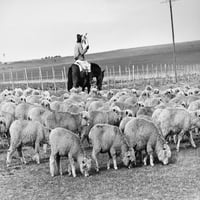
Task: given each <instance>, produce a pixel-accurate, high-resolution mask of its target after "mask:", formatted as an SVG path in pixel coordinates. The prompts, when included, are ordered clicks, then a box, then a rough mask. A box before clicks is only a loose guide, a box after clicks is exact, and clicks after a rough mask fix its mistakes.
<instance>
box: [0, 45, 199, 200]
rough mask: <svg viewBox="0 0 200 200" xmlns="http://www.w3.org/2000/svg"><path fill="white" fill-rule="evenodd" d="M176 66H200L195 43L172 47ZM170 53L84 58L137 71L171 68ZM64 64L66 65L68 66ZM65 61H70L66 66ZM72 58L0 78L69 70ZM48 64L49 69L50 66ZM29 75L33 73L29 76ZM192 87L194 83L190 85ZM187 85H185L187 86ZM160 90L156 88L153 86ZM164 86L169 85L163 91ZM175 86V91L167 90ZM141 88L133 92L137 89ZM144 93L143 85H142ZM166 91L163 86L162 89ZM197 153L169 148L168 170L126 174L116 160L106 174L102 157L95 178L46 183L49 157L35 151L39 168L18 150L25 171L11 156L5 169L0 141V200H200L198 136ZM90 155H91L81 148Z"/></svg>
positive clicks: (28, 152) (155, 50)
mask: <svg viewBox="0 0 200 200" xmlns="http://www.w3.org/2000/svg"><path fill="white" fill-rule="evenodd" d="M177 51H178V54H177V55H178V57H177V62H180V64H193V63H200V41H196V42H189V43H183V44H179V46H177ZM171 52H172V49H171V47H170V46H169V45H164V46H157V47H155V46H154V47H148V48H139V49H128V50H118V51H112V52H109V53H108V52H106V53H102V54H98V55H97V54H94V55H89V56H88V58H90V59H91V60H93V61H96V62H98V63H99V64H101V65H102V66H104V65H107V66H112V65H115V64H116V65H117V66H119V65H122V66H125V65H132V64H138V65H139V66H141V65H142V64H145V63H148V64H150V63H155V64H156V63H171V62H172V54H171ZM68 59H69V60H68ZM70 59H71V60H70ZM72 60H73V59H72V58H58V60H56V61H55V60H34V61H24V62H17V63H11V64H7V65H6V66H5V65H1V66H0V68H1V72H2V71H5V67H6V69H8V68H9V67H11V68H12V69H15V70H20V68H21V69H23V68H24V67H27V68H29V67H30V68H32V67H39V66H40V67H42V68H43V70H44V68H45V66H52V65H54V64H55V63H56V65H57V67H56V69H59V66H60V68H62V67H63V66H64V65H67V64H70V63H71V62H72ZM52 63H54V64H52ZM32 73H34V72H32ZM196 81H197V82H196V83H195V85H196V86H198V84H199V80H196ZM188 84H191V82H189V83H188ZM158 86H160V85H158ZM168 86H169V85H168ZM173 86H174V87H175V86H178V85H173ZM139 87H141V86H138V89H143V88H139ZM142 87H144V84H143V85H142ZM165 87H167V85H165ZM195 142H196V144H197V148H196V149H193V148H192V147H191V146H190V144H189V143H188V141H185V142H183V143H181V148H180V152H179V153H176V151H175V147H174V145H170V147H171V149H172V158H171V160H170V163H169V165H167V166H163V165H162V164H161V163H159V162H156V163H155V166H154V167H150V166H146V167H145V166H141V165H140V164H138V165H137V166H136V167H134V168H131V169H127V168H125V167H124V166H123V165H122V163H121V162H120V160H118V166H119V170H117V171H116V170H113V169H111V170H109V171H108V170H106V161H107V159H108V156H107V155H105V154H102V155H100V156H99V161H100V162H99V164H100V172H99V173H96V172H95V170H94V163H92V171H91V176H90V177H87V178H85V177H83V176H81V174H80V172H79V170H77V172H78V173H77V177H76V178H72V177H68V175H67V173H64V175H63V176H56V177H54V178H52V177H51V176H50V173H49V162H48V159H49V153H50V151H48V153H47V155H45V154H44V153H43V152H42V151H41V157H42V159H41V164H40V165H37V164H36V163H35V162H34V161H32V159H31V157H32V155H33V150H32V149H31V148H29V147H25V148H24V154H25V158H26V160H27V161H28V164H27V165H21V163H20V160H19V159H18V155H17V153H15V154H14V156H13V160H12V166H11V167H9V168H7V167H6V164H5V160H6V152H7V146H3V144H5V141H0V200H21V199H24V200H29V199H30V200H47V199H48V200H51V199H52V200H55V199H58V200H60V199H61V200H65V199H70V200H71V199H74V200H76V199H83V200H84V199H87V200H93V199H97V200H99V199H103V200H106V199H109V200H110V199H111V200H112V199H113V200H115V199H117V200H118V199H134V200H150V199H151V200H176V199H178V200H179V199H180V200H199V199H200V136H198V137H196V138H195ZM86 151H87V153H88V154H91V149H88V148H87V150H86ZM66 166H67V161H66V159H65V158H64V159H62V168H63V171H64V172H66V170H67V168H66Z"/></svg>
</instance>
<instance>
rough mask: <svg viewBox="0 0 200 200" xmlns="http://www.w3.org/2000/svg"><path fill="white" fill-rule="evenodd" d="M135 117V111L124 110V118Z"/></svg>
mask: <svg viewBox="0 0 200 200" xmlns="http://www.w3.org/2000/svg"><path fill="white" fill-rule="evenodd" d="M126 116H127V117H134V114H133V111H132V110H130V109H126V110H124V116H123V117H126Z"/></svg>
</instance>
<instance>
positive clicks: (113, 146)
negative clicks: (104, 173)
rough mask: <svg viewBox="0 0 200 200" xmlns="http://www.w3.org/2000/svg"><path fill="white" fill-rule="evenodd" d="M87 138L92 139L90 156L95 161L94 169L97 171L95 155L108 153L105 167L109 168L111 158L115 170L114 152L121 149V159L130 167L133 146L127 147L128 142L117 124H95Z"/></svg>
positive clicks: (133, 155)
mask: <svg viewBox="0 0 200 200" xmlns="http://www.w3.org/2000/svg"><path fill="white" fill-rule="evenodd" d="M89 139H90V140H91V141H92V145H93V149H92V158H93V159H94V161H95V163H96V171H97V172H98V171H99V164H98V160H97V155H98V154H99V153H100V152H101V153H108V155H109V160H108V163H107V169H110V163H111V158H112V159H113V165H114V169H115V170H117V169H118V167H117V161H116V154H117V151H119V150H120V151H121V154H122V160H123V163H124V165H125V166H127V167H129V168H130V165H131V164H132V163H133V162H135V152H134V149H133V148H129V144H128V143H127V140H126V138H125V135H124V134H122V133H121V131H120V129H119V128H118V127H117V126H113V125H109V124H96V125H95V126H94V127H93V128H92V129H91V130H90V132H89Z"/></svg>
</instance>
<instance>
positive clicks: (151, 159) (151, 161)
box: [149, 154, 154, 167]
mask: <svg viewBox="0 0 200 200" xmlns="http://www.w3.org/2000/svg"><path fill="white" fill-rule="evenodd" d="M149 156H150V165H151V166H152V167H153V166H154V163H153V154H150V155H149Z"/></svg>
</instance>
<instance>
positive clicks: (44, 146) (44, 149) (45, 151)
mask: <svg viewBox="0 0 200 200" xmlns="http://www.w3.org/2000/svg"><path fill="white" fill-rule="evenodd" d="M43 151H44V153H45V154H46V153H47V144H43Z"/></svg>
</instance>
